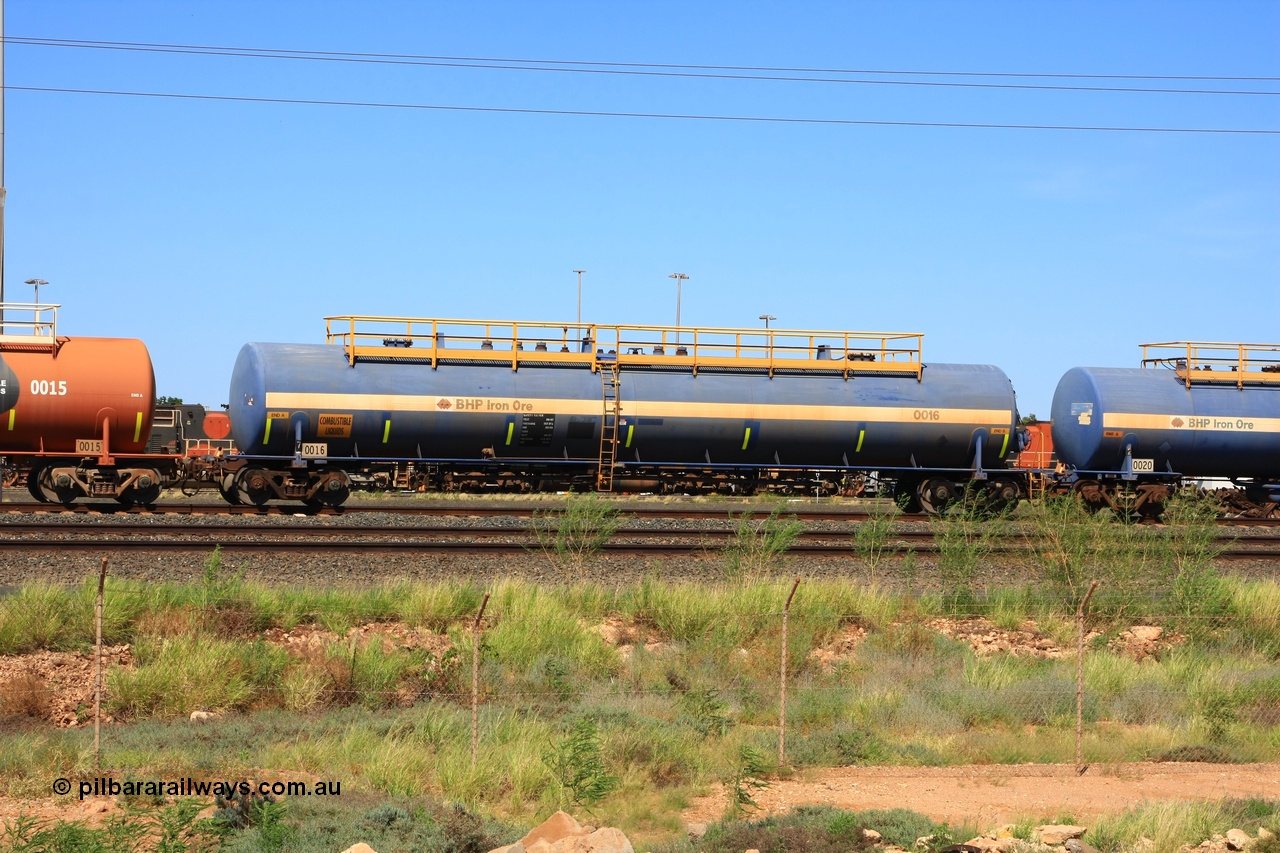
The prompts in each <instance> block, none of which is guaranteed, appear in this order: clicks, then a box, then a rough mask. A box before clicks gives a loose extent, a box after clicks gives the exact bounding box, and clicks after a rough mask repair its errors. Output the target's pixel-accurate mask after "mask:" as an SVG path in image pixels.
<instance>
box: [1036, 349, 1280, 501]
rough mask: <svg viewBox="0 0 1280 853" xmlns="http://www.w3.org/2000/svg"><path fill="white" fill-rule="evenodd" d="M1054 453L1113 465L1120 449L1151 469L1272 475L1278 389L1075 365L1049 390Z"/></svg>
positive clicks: (1092, 464) (1279, 420) (1279, 419)
mask: <svg viewBox="0 0 1280 853" xmlns="http://www.w3.org/2000/svg"><path fill="white" fill-rule="evenodd" d="M1053 440H1054V445H1055V447H1056V449H1057V452H1058V457H1059V458H1060V459H1061V460H1062V461H1064V462H1066V463H1068V464H1069V465H1073V466H1075V467H1076V468H1078V469H1081V470H1088V471H1115V470H1119V468H1120V466H1121V465H1122V464H1123V462H1124V456H1125V448H1126V447H1127V446H1128V447H1131V452H1132V454H1133V456H1134V457H1135V458H1143V459H1154V460H1155V470H1156V471H1157V472H1163V471H1175V472H1177V473H1180V474H1185V475H1187V476H1191V477H1232V478H1263V477H1277V476H1280V388H1276V387H1272V386H1260V385H1252V386H1251V385H1245V386H1244V387H1243V388H1241V387H1237V386H1236V385H1235V384H1234V383H1230V382H1223V383H1220V384H1208V383H1203V384H1196V383H1193V384H1192V385H1191V387H1190V388H1188V387H1187V385H1186V383H1185V382H1184V380H1182V379H1181V378H1179V377H1178V376H1177V374H1176V373H1174V371H1171V370H1152V369H1145V370H1144V369H1137V368H1130V369H1124V368H1101V367H1097V368H1095V367H1076V368H1073V369H1072V370H1070V371H1068V372H1067V373H1066V375H1064V376H1063V377H1062V379H1061V380H1060V381H1059V382H1058V388H1057V390H1056V391H1055V392H1054V395H1053Z"/></svg>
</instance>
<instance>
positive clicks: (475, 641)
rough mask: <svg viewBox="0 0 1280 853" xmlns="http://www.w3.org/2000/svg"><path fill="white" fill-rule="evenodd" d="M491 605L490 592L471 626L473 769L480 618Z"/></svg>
mask: <svg viewBox="0 0 1280 853" xmlns="http://www.w3.org/2000/svg"><path fill="white" fill-rule="evenodd" d="M488 606H489V593H487V592H486V593H485V594H484V601H481V602H480V612H479V613H477V614H476V621H475V623H474V624H473V625H472V626H471V769H472V770H475V769H476V753H477V752H478V751H479V749H480V620H481V619H483V618H484V609H485V608H486V607H488Z"/></svg>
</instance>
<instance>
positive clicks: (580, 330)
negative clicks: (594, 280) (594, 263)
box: [574, 270, 586, 336]
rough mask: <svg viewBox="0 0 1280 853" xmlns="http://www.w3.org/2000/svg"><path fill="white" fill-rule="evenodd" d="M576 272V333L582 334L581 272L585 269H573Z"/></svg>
mask: <svg viewBox="0 0 1280 853" xmlns="http://www.w3.org/2000/svg"><path fill="white" fill-rule="evenodd" d="M574 272H576V273H577V274H578V335H579V336H581V335H582V274H583V273H584V272H586V270H574Z"/></svg>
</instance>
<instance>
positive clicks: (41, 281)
mask: <svg viewBox="0 0 1280 853" xmlns="http://www.w3.org/2000/svg"><path fill="white" fill-rule="evenodd" d="M48 283H49V282H47V281H45V280H44V279H42V278H29V279H27V284H30V285H34V286H35V289H36V305H37V306H38V305H39V304H40V285H42V284H48Z"/></svg>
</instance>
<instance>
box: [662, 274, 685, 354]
mask: <svg viewBox="0 0 1280 853" xmlns="http://www.w3.org/2000/svg"><path fill="white" fill-rule="evenodd" d="M667 278H674V279H675V280H676V346H680V285H682V284H684V283H685V282H686V281H688V280H689V276H687V275H685V274H684V273H682V272H673V273H672V274H671V275H669V276H667Z"/></svg>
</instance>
